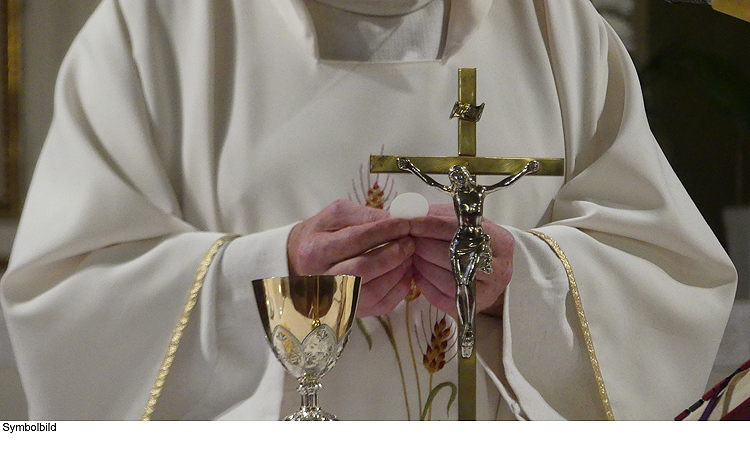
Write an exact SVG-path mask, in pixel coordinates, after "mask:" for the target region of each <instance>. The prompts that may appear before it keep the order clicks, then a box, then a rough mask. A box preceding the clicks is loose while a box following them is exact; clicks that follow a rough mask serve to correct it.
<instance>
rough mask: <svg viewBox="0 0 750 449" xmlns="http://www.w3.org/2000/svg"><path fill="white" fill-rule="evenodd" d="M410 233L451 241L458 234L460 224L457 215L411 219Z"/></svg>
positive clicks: (415, 235) (416, 235)
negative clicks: (457, 221)
mask: <svg viewBox="0 0 750 449" xmlns="http://www.w3.org/2000/svg"><path fill="white" fill-rule="evenodd" d="M410 225H411V228H410V231H409V233H410V234H411V235H413V236H414V237H428V238H432V239H438V240H445V241H451V240H452V239H453V236H454V235H455V234H456V230H457V229H458V224H457V223H456V219H455V217H438V216H427V217H423V218H417V219H415V220H411V222H410Z"/></svg>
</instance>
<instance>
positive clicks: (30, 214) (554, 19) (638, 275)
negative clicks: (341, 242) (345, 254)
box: [2, 0, 735, 420]
mask: <svg viewBox="0 0 750 449" xmlns="http://www.w3.org/2000/svg"><path fill="white" fill-rule="evenodd" d="M318 54H319V53H318V51H317V44H316V33H315V28H314V26H313V23H312V21H311V19H310V17H309V15H308V14H307V10H306V9H305V7H304V5H303V4H302V2H300V1H296V0H279V1H275V0H274V1H273V2H267V1H229V0H224V1H210V2H209V1H202V0H179V1H167V0H161V1H158V0H157V1H128V2H125V1H122V2H121V1H115V0H105V1H103V3H102V4H101V5H100V7H99V8H98V10H97V11H96V12H95V14H94V15H93V17H92V18H91V20H90V21H89V22H88V24H87V25H86V26H85V28H84V29H83V30H82V32H81V34H80V35H79V37H78V38H77V39H76V41H75V43H74V44H73V46H72V48H71V51H70V53H69V55H68V56H67V58H66V60H65V63H64V65H63V68H62V70H61V73H60V77H59V81H58V84H57V93H56V99H55V100H56V105H55V116H54V120H53V124H52V126H51V129H50V133H49V137H48V139H47V141H46V144H45V147H44V149H43V152H42V155H41V157H40V159H39V163H38V167H37V170H36V172H35V175H34V179H33V182H32V186H31V190H30V192H29V195H28V199H27V203H26V209H25V211H24V214H23V217H22V222H21V225H20V229H19V233H18V237H17V240H16V244H15V248H14V251H13V255H12V258H11V263H10V267H9V271H8V274H7V275H6V277H5V279H4V280H3V284H2V301H3V304H2V305H3V309H4V311H5V314H6V319H7V321H8V329H9V334H10V336H11V341H12V343H13V347H14V351H15V353H16V356H17V362H18V367H19V371H20V373H21V376H22V379H23V383H24V389H25V391H26V393H27V396H28V401H29V411H30V415H31V418H32V419H48V420H50V419H138V418H140V417H141V413H142V411H143V408H144V406H145V404H146V401H147V400H148V398H149V395H150V394H151V390H152V386H153V383H154V379H155V378H156V376H157V374H158V373H159V371H160V369H161V368H162V364H163V360H164V356H165V353H166V351H167V348H168V346H169V343H170V339H171V338H172V334H173V331H174V329H175V326H176V325H177V322H178V320H179V318H180V315H181V313H182V311H183V308H184V307H185V301H186V298H187V295H188V291H189V289H190V286H191V284H192V283H193V280H194V277H195V275H196V271H197V269H198V266H199V264H200V262H201V260H202V259H203V257H204V255H205V254H206V252H207V251H208V249H209V248H210V247H211V246H212V245H213V244H214V242H215V241H217V240H218V239H219V238H220V237H222V236H224V235H227V234H237V235H240V237H238V238H237V239H235V240H233V241H231V242H229V243H227V244H225V245H224V247H222V248H221V249H220V250H219V252H218V254H217V255H216V257H215V258H214V259H213V262H212V263H211V265H210V269H209V270H208V273H207V276H206V279H205V283H204V285H203V289H202V291H201V292H200V295H199V297H198V298H197V304H196V306H195V308H194V309H193V310H192V312H191V314H190V318H189V322H188V324H187V326H186V327H185V331H184V335H183V336H182V339H181V342H180V345H179V348H178V350H177V353H176V357H175V359H174V362H173V363H172V365H171V367H170V370H169V374H168V376H167V378H166V383H165V385H164V389H163V391H161V397H160V399H159V402H158V403H157V404H156V408H155V412H154V415H153V417H154V418H155V419H156V418H167V419H211V418H215V417H218V416H221V415H222V414H223V413H225V412H226V411H227V410H229V409H231V408H232V407H233V406H235V405H236V404H240V403H242V402H243V401H245V400H247V402H245V403H244V404H242V405H240V406H239V408H237V409H235V410H231V411H230V412H229V415H227V416H229V417H233V418H235V417H242V418H248V419H278V418H279V417H280V416H282V415H284V414H288V413H291V412H292V411H294V408H296V407H297V406H298V399H297V397H296V393H295V392H294V391H292V390H291V389H290V388H289V387H290V385H289V382H286V386H285V381H284V374H283V371H282V369H281V367H280V365H279V364H278V363H277V361H276V360H275V359H274V357H273V356H272V355H271V353H270V350H269V349H268V347H267V344H266V342H265V340H264V337H263V331H262V329H261V326H260V323H259V320H258V317H257V311H256V310H255V302H254V298H253V296H252V288H251V285H250V281H251V280H252V279H255V278H260V277H269V276H283V275H286V274H287V260H286V239H287V236H288V234H289V231H290V229H291V227H292V226H293V225H294V224H295V223H297V222H299V221H301V220H304V219H306V218H308V217H310V216H312V215H314V214H316V213H317V212H319V211H320V210H321V209H322V208H324V207H325V206H326V205H328V204H330V203H331V202H333V201H336V200H339V199H351V200H352V201H357V202H360V203H362V204H365V203H366V202H367V200H368V198H370V199H371V200H374V201H375V203H377V204H382V205H383V206H384V207H387V205H388V203H389V201H390V200H391V199H392V198H393V197H394V196H395V195H396V194H397V193H404V192H410V191H413V192H419V193H422V194H423V195H425V196H427V197H428V199H429V201H430V202H431V203H444V202H449V200H450V199H449V198H448V197H447V196H445V195H444V194H442V193H441V192H439V191H437V190H434V189H433V190H430V189H429V188H428V187H426V186H425V185H424V184H422V182H421V181H419V180H418V179H416V178H415V177H413V176H410V175H390V176H386V175H380V176H374V175H368V170H367V164H368V160H369V155H370V154H378V153H380V152H381V151H382V152H384V153H386V154H406V155H413V156H446V155H453V154H455V152H456V124H455V122H454V121H450V120H448V116H449V113H450V110H451V108H452V106H453V103H454V102H455V101H456V82H457V81H456V79H457V69H458V68H460V67H476V68H477V71H478V99H479V101H481V102H485V103H486V105H487V106H486V108H485V111H484V115H483V117H482V120H481V122H479V124H478V150H477V151H478V154H479V155H480V156H494V157H518V156H524V157H526V156H532V157H540V158H543V157H544V158H565V160H566V170H565V176H564V177H559V178H556V177H528V178H524V179H523V180H521V181H519V182H518V183H516V184H514V185H513V186H512V187H510V188H508V189H503V190H502V191H499V192H497V193H495V194H493V195H492V196H490V197H489V198H488V199H487V202H486V205H485V217H486V219H488V220H491V221H493V222H495V223H497V224H499V225H502V226H504V227H506V228H507V229H509V230H510V232H511V233H512V234H513V236H514V237H515V239H516V248H515V252H514V260H513V262H514V274H513V279H512V281H511V284H510V285H509V287H508V289H507V291H506V295H505V306H504V307H505V308H504V314H503V318H502V319H499V318H495V317H489V316H482V317H480V318H479V328H478V332H479V337H478V338H479V342H478V349H479V354H480V357H481V359H482V362H483V363H481V364H479V367H478V370H479V376H478V384H479V386H478V401H477V402H478V406H479V409H478V417H479V418H480V419H496V418H520V419H607V418H615V419H670V418H671V417H673V416H675V415H676V414H677V413H679V411H681V410H682V409H684V407H685V404H688V403H689V402H690V401H691V400H692V399H693V398H694V397H696V396H697V395H699V394H700V393H701V392H702V391H703V390H704V387H705V382H706V380H707V378H708V373H709V371H710V367H711V364H712V361H713V358H714V355H715V353H716V350H717V348H718V344H719V340H720V337H721V334H722V331H723V328H724V325H725V323H726V320H727V317H728V313H729V309H730V305H731V302H732V298H733V294H734V285H735V274H734V270H733V268H732V266H731V263H730V262H729V259H728V257H727V256H726V254H725V253H724V251H723V250H722V248H721V246H720V245H719V243H718V242H717V241H716V239H715V238H714V236H713V234H712V233H711V231H710V229H709V228H708V226H707V225H706V224H705V222H704V221H703V219H702V218H701V216H700V214H699V213H698V211H697V210H696V208H695V207H694V205H693V204H692V203H691V201H690V199H689V197H688V195H687V194H686V192H685V191H684V190H683V188H682V186H681V185H680V183H679V181H678V180H677V178H676V176H675V175H674V173H673V172H672V170H671V169H670V168H669V166H668V164H667V162H666V160H665V158H664V156H663V155H662V153H661V152H660V150H659V148H658V145H657V143H656V142H655V140H654V138H653V136H652V135H651V133H650V131H649V128H648V123H647V121H646V117H645V114H644V111H643V104H642V99H641V95H640V89H639V85H638V80H637V77H636V74H635V71H634V69H633V67H632V64H631V62H630V60H629V58H628V56H627V53H626V51H625V50H624V48H623V46H622V45H621V43H620V42H619V40H618V39H617V37H616V36H615V35H614V33H613V32H612V31H611V29H610V28H609V27H608V26H607V25H606V24H605V23H604V22H603V21H602V20H601V18H600V17H599V16H598V15H597V13H596V12H595V10H594V9H593V7H592V6H591V5H590V4H589V3H588V1H585V0H566V1H560V0H554V1H542V0H538V1H531V0H513V1H501V0H495V1H490V0H469V1H454V2H452V6H451V9H450V13H449V17H448V23H447V34H446V38H445V48H444V50H443V53H442V56H441V58H440V59H436V60H423V61H409V62H340V61H339V62H336V61H327V60H323V59H320V58H319V57H318ZM492 180H493V178H489V177H480V178H479V182H480V183H485V184H487V183H490V182H491V181H492ZM379 192H382V193H383V196H382V197H378V196H377V193H379ZM375 205H376V204H375ZM442 318H443V314H442V313H438V312H437V311H436V310H435V309H432V308H430V307H429V304H428V303H427V301H426V300H425V299H424V298H415V299H411V298H409V300H408V301H407V300H406V298H405V301H404V302H403V303H402V304H401V305H399V307H398V308H396V309H395V310H394V311H393V312H391V313H389V314H388V315H387V316H383V317H371V318H366V319H364V320H361V321H360V322H359V323H358V325H357V326H355V328H354V329H353V331H352V338H351V341H350V343H349V345H348V346H347V348H346V349H345V351H344V353H343V356H342V358H341V360H340V361H339V362H338V363H337V364H336V366H334V368H333V370H332V371H331V372H330V373H329V374H328V375H326V376H325V377H324V378H323V391H322V393H321V405H322V406H323V408H325V409H326V410H327V411H330V412H332V413H334V414H337V415H339V416H340V417H341V418H342V419H395V420H402V419H419V418H420V415H421V414H422V413H421V412H422V411H423V410H424V409H425V406H426V404H428V402H429V401H430V397H431V396H432V399H431V401H432V402H431V404H432V407H431V408H429V407H428V412H427V413H426V416H425V417H426V418H429V419H455V418H456V416H457V412H456V404H455V402H454V403H452V404H451V403H450V396H451V391H452V389H453V387H454V386H455V384H456V366H455V363H456V360H455V346H454V345H453V343H452V340H451V339H455V324H452V322H451V321H450V320H446V321H445V322H443V321H442ZM443 363H444V364H443ZM285 390H286V391H285ZM431 391H433V392H434V393H433V394H432V395H430V392H431ZM449 404H451V405H450V407H449Z"/></svg>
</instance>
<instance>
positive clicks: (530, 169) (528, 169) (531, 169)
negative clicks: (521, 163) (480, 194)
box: [485, 161, 539, 193]
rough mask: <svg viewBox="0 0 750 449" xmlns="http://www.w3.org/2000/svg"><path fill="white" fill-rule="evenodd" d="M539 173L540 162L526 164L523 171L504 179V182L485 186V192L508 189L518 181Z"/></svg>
mask: <svg viewBox="0 0 750 449" xmlns="http://www.w3.org/2000/svg"><path fill="white" fill-rule="evenodd" d="M538 171H539V161H531V162H529V163H528V164H526V166H525V167H524V168H523V170H521V171H520V172H518V173H516V174H515V175H510V176H508V177H507V178H505V179H503V180H502V181H500V182H498V183H497V184H492V185H489V186H485V192H486V193H490V192H493V191H495V190H497V189H500V188H502V187H508V186H509V185H511V184H513V183H514V182H516V181H518V180H519V179H521V178H523V177H524V176H526V175H530V174H532V173H536V172H538Z"/></svg>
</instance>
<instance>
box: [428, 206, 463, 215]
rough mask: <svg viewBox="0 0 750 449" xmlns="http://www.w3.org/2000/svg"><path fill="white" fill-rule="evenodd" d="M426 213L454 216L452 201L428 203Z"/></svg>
mask: <svg viewBox="0 0 750 449" xmlns="http://www.w3.org/2000/svg"><path fill="white" fill-rule="evenodd" d="M428 215H435V216H443V217H453V218H456V210H455V209H454V207H453V204H452V203H442V204H430V211H429V213H428Z"/></svg>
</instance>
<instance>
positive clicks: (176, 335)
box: [141, 235, 238, 421]
mask: <svg viewBox="0 0 750 449" xmlns="http://www.w3.org/2000/svg"><path fill="white" fill-rule="evenodd" d="M237 237H238V236H237V235H226V236H224V237H222V238H220V239H219V240H217V241H216V242H215V243H214V244H213V245H212V246H211V248H210V249H209V250H208V252H207V253H206V255H205V256H204V257H203V260H201V263H200V265H199V266H198V272H197V273H196V275H195V279H194V280H193V285H192V286H191V287H190V292H189V293H188V297H187V301H186V302H185V308H183V309H182V314H181V315H180V319H179V321H178V322H177V326H176V327H175V328H174V331H173V332H172V340H170V342H169V348H168V349H167V355H166V356H164V361H163V362H162V364H161V368H160V369H159V374H157V376H156V380H155V381H154V386H153V387H152V388H151V395H150V396H149V397H148V402H146V407H145V408H144V409H143V414H142V415H141V421H150V420H151V415H152V414H153V413H154V410H155V409H156V402H157V401H158V400H159V396H160V395H161V390H162V388H163V387H164V382H165V381H166V380H167V375H168V374H169V368H170V367H171V366H172V362H173V361H174V356H175V353H176V352H177V347H178V346H179V345H180V340H181V339H182V333H183V332H184V330H185V326H187V323H188V321H189V320H190V312H192V311H193V308H194V307H195V304H196V302H197V301H198V294H199V293H200V291H201V289H202V288H203V281H204V280H205V278H206V273H208V267H209V266H210V265H211V262H212V261H213V260H214V257H215V256H216V253H218V252H219V249H221V247H222V246H224V244H225V243H227V242H230V241H232V240H234V239H236V238H237Z"/></svg>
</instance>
